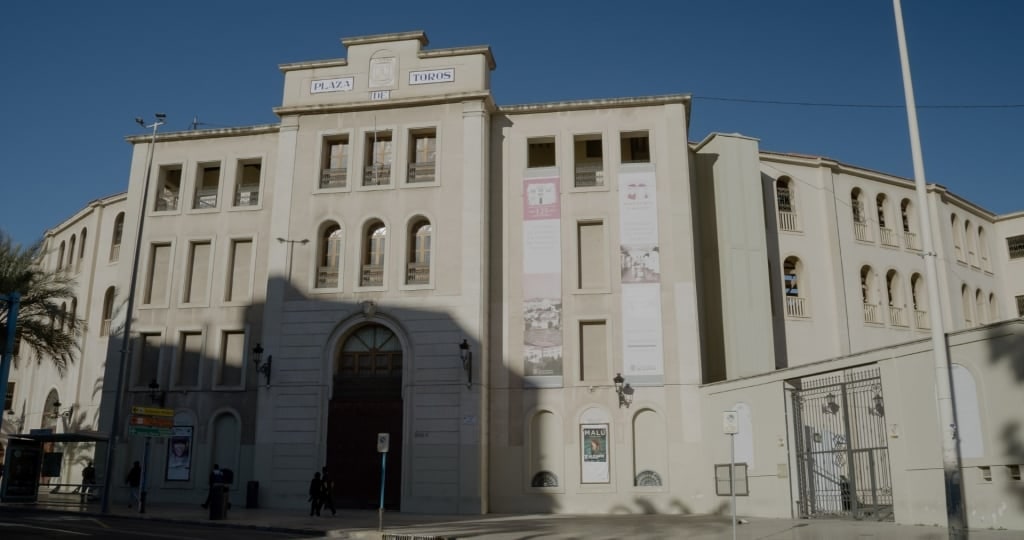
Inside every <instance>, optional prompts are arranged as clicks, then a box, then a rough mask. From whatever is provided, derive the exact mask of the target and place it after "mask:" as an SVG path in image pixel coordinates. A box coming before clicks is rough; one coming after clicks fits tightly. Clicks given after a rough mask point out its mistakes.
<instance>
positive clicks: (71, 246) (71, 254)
mask: <svg viewBox="0 0 1024 540" xmlns="http://www.w3.org/2000/svg"><path fill="white" fill-rule="evenodd" d="M74 270H75V235H73V234H72V235H71V241H70V242H68V271H74Z"/></svg>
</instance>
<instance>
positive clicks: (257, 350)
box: [252, 343, 274, 388]
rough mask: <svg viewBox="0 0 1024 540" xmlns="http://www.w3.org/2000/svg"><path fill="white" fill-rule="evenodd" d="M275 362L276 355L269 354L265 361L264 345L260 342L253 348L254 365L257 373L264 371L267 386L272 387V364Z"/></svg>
mask: <svg viewBox="0 0 1024 540" xmlns="http://www.w3.org/2000/svg"><path fill="white" fill-rule="evenodd" d="M273 362H274V355H272V354H269V355H267V360H266V362H264V361H263V346H262V345H260V344H259V343H257V344H256V346H255V347H253V348H252V367H253V368H254V369H255V370H256V373H262V374H263V377H264V378H265V379H266V382H267V388H270V366H271V365H272V364H273Z"/></svg>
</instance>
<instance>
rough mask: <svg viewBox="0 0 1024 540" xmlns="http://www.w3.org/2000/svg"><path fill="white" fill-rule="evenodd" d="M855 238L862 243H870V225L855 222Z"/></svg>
mask: <svg viewBox="0 0 1024 540" xmlns="http://www.w3.org/2000/svg"><path fill="white" fill-rule="evenodd" d="M853 236H854V237H856V238H857V240H860V241H861V242H870V241H871V235H869V234H868V224H867V223H865V222H863V221H854V222H853Z"/></svg>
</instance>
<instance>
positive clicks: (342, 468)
mask: <svg viewBox="0 0 1024 540" xmlns="http://www.w3.org/2000/svg"><path fill="white" fill-rule="evenodd" d="M378 433H390V434H391V445H390V451H389V452H388V455H387V483H386V488H385V490H384V507H385V508H387V509H389V510H398V509H399V502H400V501H401V485H402V478H401V473H402V345H401V343H400V342H399V340H398V337H397V336H396V335H395V333H394V332H392V331H391V330H390V329H388V328H387V327H385V326H382V325H379V324H372V323H371V324H365V325H362V326H359V327H357V328H356V329H355V330H353V331H352V332H351V333H350V334H349V335H348V337H346V338H345V340H344V342H343V343H342V345H341V348H340V349H339V350H338V352H337V353H336V354H335V358H334V392H333V397H332V398H331V403H330V412H329V416H328V428H327V466H328V467H329V468H330V471H331V476H332V478H333V479H334V502H335V504H336V505H337V506H338V507H342V508H377V507H378V506H379V505H380V465H381V457H380V454H378V453H377V434H378Z"/></svg>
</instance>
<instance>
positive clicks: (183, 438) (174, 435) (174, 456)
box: [165, 426, 192, 482]
mask: <svg viewBox="0 0 1024 540" xmlns="http://www.w3.org/2000/svg"><path fill="white" fill-rule="evenodd" d="M191 478H192V426H175V427H173V428H171V436H170V437H169V438H168V439H167V473H166V476H165V479H166V480H175V481H184V482H187V481H188V480H190V479H191Z"/></svg>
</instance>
